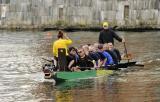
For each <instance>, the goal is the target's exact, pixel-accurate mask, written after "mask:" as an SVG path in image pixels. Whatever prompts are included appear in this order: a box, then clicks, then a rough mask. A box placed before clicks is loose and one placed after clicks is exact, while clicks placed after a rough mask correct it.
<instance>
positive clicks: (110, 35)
mask: <svg viewBox="0 0 160 102" xmlns="http://www.w3.org/2000/svg"><path fill="white" fill-rule="evenodd" d="M114 38H115V39H116V40H118V41H119V42H125V39H124V38H121V37H119V36H118V35H117V34H116V33H115V32H114V31H113V30H112V29H110V28H109V25H108V22H104V23H103V30H102V31H101V32H100V34H99V43H100V44H105V43H109V42H111V43H112V44H113V45H114Z"/></svg>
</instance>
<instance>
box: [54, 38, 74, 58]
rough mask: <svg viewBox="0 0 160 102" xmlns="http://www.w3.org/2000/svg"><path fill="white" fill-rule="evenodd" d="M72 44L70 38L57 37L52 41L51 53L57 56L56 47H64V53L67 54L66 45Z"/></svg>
mask: <svg viewBox="0 0 160 102" xmlns="http://www.w3.org/2000/svg"><path fill="white" fill-rule="evenodd" d="M70 44H72V40H71V39H58V40H56V41H55V42H54V43H53V55H54V56H56V57H58V49H59V48H65V49H66V55H68V51H67V47H68V45H70Z"/></svg>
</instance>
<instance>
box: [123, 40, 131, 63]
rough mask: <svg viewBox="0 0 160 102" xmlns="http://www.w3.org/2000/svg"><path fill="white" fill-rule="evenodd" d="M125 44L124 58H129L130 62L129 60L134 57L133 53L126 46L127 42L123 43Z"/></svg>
mask: <svg viewBox="0 0 160 102" xmlns="http://www.w3.org/2000/svg"><path fill="white" fill-rule="evenodd" d="M123 45H124V52H125V56H124V59H127V60H128V62H129V60H130V59H131V58H132V55H131V54H128V51H127V47H126V43H125V42H124V43H123Z"/></svg>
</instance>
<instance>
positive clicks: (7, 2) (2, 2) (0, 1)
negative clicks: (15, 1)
mask: <svg viewBox="0 0 160 102" xmlns="http://www.w3.org/2000/svg"><path fill="white" fill-rule="evenodd" d="M9 3H10V0H0V4H9Z"/></svg>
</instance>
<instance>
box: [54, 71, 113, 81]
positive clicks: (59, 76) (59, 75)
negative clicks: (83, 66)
mask: <svg viewBox="0 0 160 102" xmlns="http://www.w3.org/2000/svg"><path fill="white" fill-rule="evenodd" d="M112 73H113V71H112V70H87V71H79V72H56V73H55V75H54V77H53V78H54V79H55V80H76V79H87V78H94V77H100V76H107V75H110V74H112Z"/></svg>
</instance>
